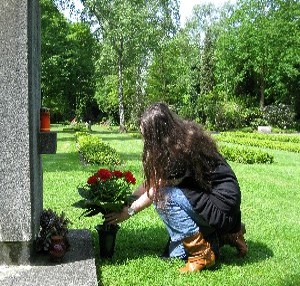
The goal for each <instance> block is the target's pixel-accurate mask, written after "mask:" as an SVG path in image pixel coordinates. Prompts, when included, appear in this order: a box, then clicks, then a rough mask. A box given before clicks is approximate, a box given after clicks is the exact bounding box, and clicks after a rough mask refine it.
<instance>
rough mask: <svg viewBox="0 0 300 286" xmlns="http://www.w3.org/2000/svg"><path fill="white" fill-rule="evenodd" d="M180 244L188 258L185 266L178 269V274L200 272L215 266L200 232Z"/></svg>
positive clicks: (209, 247)
mask: <svg viewBox="0 0 300 286" xmlns="http://www.w3.org/2000/svg"><path fill="white" fill-rule="evenodd" d="M182 243H183V246H184V248H185V249H186V250H187V252H188V253H189V257H188V262H187V264H186V265H185V266H184V267H182V268H180V269H179V271H180V273H187V272H195V271H201V270H202V269H204V268H209V267H211V266H213V265H214V264H215V259H216V258H215V254H214V252H213V251H212V249H211V246H210V243H209V242H207V241H206V240H205V239H204V237H203V235H202V233H201V232H199V233H197V234H195V235H193V236H190V237H187V238H185V239H184V240H183V241H182Z"/></svg>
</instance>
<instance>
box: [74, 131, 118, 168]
mask: <svg viewBox="0 0 300 286" xmlns="http://www.w3.org/2000/svg"><path fill="white" fill-rule="evenodd" d="M77 146H78V150H79V152H80V153H81V154H82V156H83V158H84V160H85V161H86V162H88V163H90V164H99V165H106V166H114V165H118V164H120V163H121V159H120V156H119V154H118V153H117V151H116V150H115V149H114V148H112V147H111V146H110V145H108V144H106V143H104V142H103V141H102V140H101V138H99V137H97V136H94V135H86V134H84V135H83V136H77Z"/></svg>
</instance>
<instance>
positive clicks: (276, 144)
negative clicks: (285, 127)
mask: <svg viewBox="0 0 300 286" xmlns="http://www.w3.org/2000/svg"><path fill="white" fill-rule="evenodd" d="M240 134H247V133H240ZM249 134H251V133H249ZM251 136H253V135H249V136H247V137H243V136H240V137H239V136H238V135H236V133H230V132H227V133H226V132H225V133H221V134H219V135H215V138H216V140H217V141H219V142H221V141H222V142H228V143H234V144H241V145H246V146H255V147H259V148H269V149H274V150H283V151H289V152H296V153H300V144H299V143H298V142H297V143H294V142H281V141H272V140H266V139H263V140H262V139H258V138H255V137H254V138H253V137H251ZM256 136H257V137H259V134H256ZM277 136H282V137H283V136H285V135H277ZM296 140H297V139H296Z"/></svg>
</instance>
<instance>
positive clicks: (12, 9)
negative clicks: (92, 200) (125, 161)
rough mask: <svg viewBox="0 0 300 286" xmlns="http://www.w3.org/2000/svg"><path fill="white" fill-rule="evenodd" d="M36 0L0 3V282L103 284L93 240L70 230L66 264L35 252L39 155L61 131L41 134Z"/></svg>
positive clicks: (40, 205) (52, 150)
mask: <svg viewBox="0 0 300 286" xmlns="http://www.w3.org/2000/svg"><path fill="white" fill-rule="evenodd" d="M40 39H41V37H40V11H39V2H38V0H27V1H20V0H0V146H1V149H0V285H1V286H6V285H7V286H8V285H18V286H25V285H26V286H28V285H30V286H43V285H49V286H50V285H64V286H68V285H81V286H84V285H90V286H94V285H97V276H96V267H95V259H94V252H93V245H92V240H91V235H90V232H89V231H86V230H70V233H69V236H70V237H69V239H70V243H71V248H70V251H68V252H67V254H66V256H65V257H64V260H63V261H62V262H61V263H58V264H55V265H54V264H53V263H50V262H49V258H48V259H47V258H45V257H41V256H37V255H35V251H34V241H35V239H36V237H37V235H38V232H39V220H40V215H41V212H42V209H43V178H42V161H41V154H49V153H55V152H56V133H55V132H40V107H41V94H40V53H41V51H40Z"/></svg>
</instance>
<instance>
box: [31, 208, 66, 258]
mask: <svg viewBox="0 0 300 286" xmlns="http://www.w3.org/2000/svg"><path fill="white" fill-rule="evenodd" d="M70 223H71V222H70V220H69V219H68V218H66V216H65V214H64V212H62V213H61V214H60V215H58V214H57V213H56V212H54V211H53V210H52V209H50V208H49V209H44V210H43V212H42V214H41V217H40V231H39V234H38V238H37V240H36V250H37V252H48V251H49V247H50V245H51V237H52V236H62V237H63V238H64V241H65V244H66V245H67V248H68V246H69V241H68V238H67V234H68V226H69V224H70Z"/></svg>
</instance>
